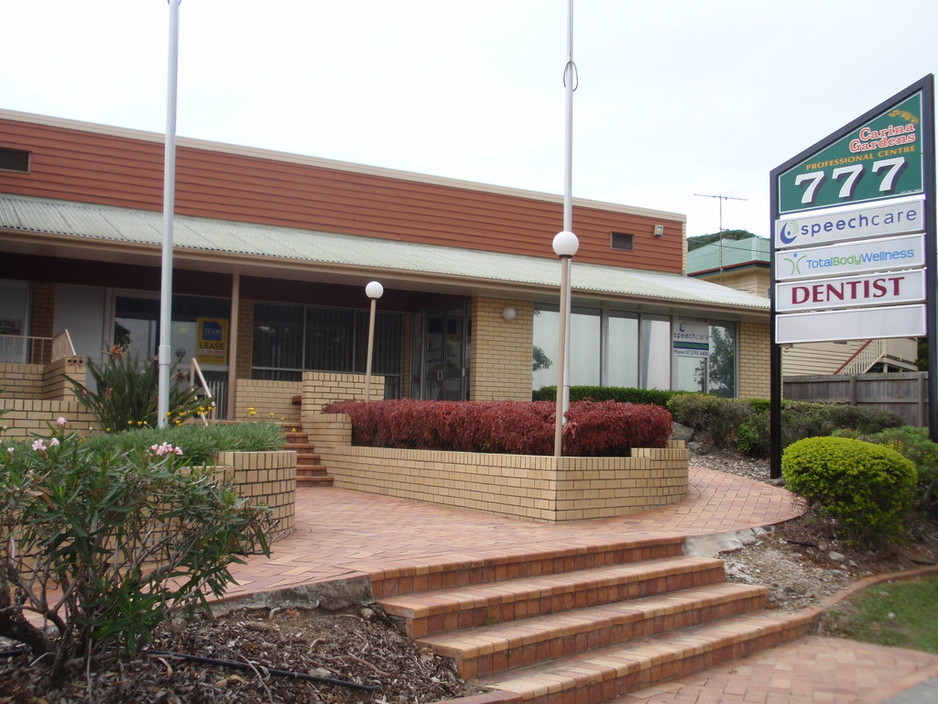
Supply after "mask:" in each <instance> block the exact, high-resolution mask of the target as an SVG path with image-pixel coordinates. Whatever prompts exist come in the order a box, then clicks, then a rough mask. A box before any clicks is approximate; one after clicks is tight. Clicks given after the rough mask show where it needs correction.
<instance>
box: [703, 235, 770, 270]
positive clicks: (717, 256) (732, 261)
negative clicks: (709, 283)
mask: <svg viewBox="0 0 938 704" xmlns="http://www.w3.org/2000/svg"><path fill="white" fill-rule="evenodd" d="M744 266H765V267H767V266H769V240H767V239H765V238H763V237H751V238H749V239H745V240H724V241H723V242H711V243H710V244H705V245H704V246H703V247H697V249H694V250H691V251H689V252H688V253H687V274H688V276H697V275H700V274H705V273H708V272H711V271H726V270H727V269H735V268H739V267H744Z"/></svg>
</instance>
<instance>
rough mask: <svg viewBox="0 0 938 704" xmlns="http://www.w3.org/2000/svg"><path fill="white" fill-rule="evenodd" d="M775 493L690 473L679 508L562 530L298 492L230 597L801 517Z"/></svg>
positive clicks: (357, 495)
mask: <svg viewBox="0 0 938 704" xmlns="http://www.w3.org/2000/svg"><path fill="white" fill-rule="evenodd" d="M801 512H802V508H801V505H800V503H799V502H798V501H797V500H796V499H795V498H794V497H793V496H792V494H790V493H789V492H787V491H785V490H784V489H779V488H777V487H773V486H769V485H767V484H763V483H761V482H755V481H750V480H747V479H742V478H740V477H736V476H733V475H731V474H726V473H724V472H715V471H711V470H705V469H693V468H692V470H691V475H690V492H689V494H688V497H687V498H686V499H685V500H684V501H682V502H681V503H679V504H675V505H674V506H669V507H668V508H663V509H658V510H656V511H648V512H646V513H640V514H636V515H634V516H626V517H624V518H608V519H599V520H592V521H575V522H568V523H562V524H547V523H534V522H531V521H523V520H519V519H514V518H506V517H502V516H496V515H492V514H487V513H481V512H477V511H467V510H465V509H456V508H448V507H445V506H437V505H432V504H425V503H420V502H416V501H407V500H404V499H395V498H389V497H385V496H378V495H375V494H366V493H362V492H356V491H348V490H344V489H325V488H322V489H299V490H298V491H297V499H296V515H297V522H296V529H295V530H294V532H293V533H292V534H291V535H290V536H289V537H287V538H285V539H283V540H280V541H278V542H276V543H275V544H274V545H273V546H272V549H273V553H272V555H271V557H270V558H266V557H264V556H254V557H251V558H250V559H249V561H248V563H247V564H246V565H236V566H235V567H234V568H233V569H232V573H233V574H234V576H235V578H236V579H237V580H238V586H237V587H234V588H232V589H230V590H229V592H228V596H229V597H238V596H244V595H247V594H251V593H254V592H262V591H270V590H276V589H285V588H288V587H295V586H299V585H301V584H308V583H311V582H325V581H331V580H336V579H349V578H351V577H360V576H364V575H368V574H372V573H375V572H379V571H381V570H386V569H390V568H394V567H401V566H407V567H409V566H413V565H415V564H430V563H437V564H439V563H445V562H453V561H455V560H463V559H473V558H483V557H491V556H493V555H503V554H517V553H532V552H539V551H547V550H555V549H560V548H564V547H582V546H588V545H595V544H609V543H620V542H622V541H623V540H626V539H630V538H632V537H636V536H638V535H641V534H655V535H662V534H666V535H708V534H712V533H723V532H726V531H731V530H741V529H743V528H751V527H754V526H764V525H771V524H774V523H780V522H782V521H786V520H789V519H791V518H794V517H795V516H798V515H800V514H801Z"/></svg>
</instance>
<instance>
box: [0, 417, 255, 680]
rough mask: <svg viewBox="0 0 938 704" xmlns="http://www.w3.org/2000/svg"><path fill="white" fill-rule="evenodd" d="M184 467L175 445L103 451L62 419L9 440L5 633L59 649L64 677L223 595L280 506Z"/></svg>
mask: <svg viewBox="0 0 938 704" xmlns="http://www.w3.org/2000/svg"><path fill="white" fill-rule="evenodd" d="M183 465H184V459H183V458H182V457H181V456H180V455H179V453H178V448H176V447H174V446H172V445H170V444H169V443H166V444H163V445H160V446H155V447H154V448H152V449H148V450H146V451H145V452H140V451H134V452H128V451H123V450H118V451H103V450H98V449H96V448H94V447H93V446H89V444H88V443H85V442H81V440H80V439H79V438H78V437H77V435H76V434H72V435H64V434H62V432H61V428H57V429H56V431H55V432H54V433H53V434H52V435H51V436H48V437H39V438H36V439H35V440H34V441H33V442H32V443H28V442H24V443H16V444H10V445H9V446H8V447H6V448H5V451H4V452H2V453H0V636H4V637H8V638H12V639H14V640H18V641H21V642H23V643H25V644H26V645H28V646H29V647H30V648H31V649H32V651H33V654H34V655H36V656H38V655H42V654H45V653H50V654H51V656H52V658H53V663H52V671H53V672H54V673H55V676H56V677H62V676H63V675H64V674H65V669H66V666H67V665H68V663H69V662H70V661H72V659H73V658H76V657H84V658H87V659H88V661H89V662H90V661H91V659H92V657H93V656H94V655H95V654H97V653H99V652H100V651H102V650H104V649H117V650H122V651H124V652H127V653H130V654H133V653H134V652H136V650H137V649H138V648H139V647H140V645H141V644H142V643H143V642H145V641H146V640H147V639H148V638H149V637H150V633H151V631H152V629H153V628H154V627H155V626H156V625H157V624H159V623H160V622H161V621H162V620H164V619H165V618H166V617H167V615H168V614H169V613H170V612H171V611H172V610H174V609H176V608H191V607H193V606H196V605H198V604H203V605H204V604H205V603H206V595H208V594H212V595H215V596H220V595H221V594H223V592H224V590H225V588H226V587H227V585H229V584H231V583H232V582H233V577H232V576H231V574H230V572H229V571H228V566H229V565H230V564H231V563H232V562H241V561H242V559H241V558H240V557H239V555H243V554H245V553H247V552H249V551H252V550H254V549H255V548H256V547H259V548H260V549H261V550H263V551H264V552H267V544H266V540H265V538H264V531H265V530H266V528H267V525H268V520H267V517H268V512H267V510H266V509H264V508H262V507H254V506H251V505H249V504H248V503H246V502H245V500H243V499H240V498H238V496H237V494H236V493H235V489H234V487H233V486H232V484H231V483H230V482H229V481H226V480H224V479H223V478H220V477H218V476H216V475H213V474H212V473H211V472H210V471H209V470H206V469H203V468H199V467H183ZM30 613H33V614H36V615H38V617H39V619H38V620H37V619H35V618H33V619H30V618H29V614H30ZM45 626H51V627H52V628H53V630H54V635H52V634H50V633H49V631H47V630H46V628H45Z"/></svg>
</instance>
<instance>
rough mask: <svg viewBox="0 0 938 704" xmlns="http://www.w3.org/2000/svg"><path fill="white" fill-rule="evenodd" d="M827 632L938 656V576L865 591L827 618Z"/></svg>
mask: <svg viewBox="0 0 938 704" xmlns="http://www.w3.org/2000/svg"><path fill="white" fill-rule="evenodd" d="M823 629H824V632H825V633H826V634H828V635H832V636H839V637H842V638H850V639H852V640H859V641H863V642H866V643H874V644H876V645H888V646H894V647H900V648H911V649H914V650H922V651H925V652H928V653H934V654H936V655H938V576H933V577H929V578H927V579H921V580H916V581H912V582H893V583H889V584H878V585H875V586H872V587H869V588H868V589H864V590H863V591H862V592H860V593H859V594H856V595H854V596H853V597H851V598H850V599H848V600H847V601H845V602H843V603H842V604H839V605H838V606H837V607H835V608H833V609H830V610H829V611H828V612H827V613H826V614H825V615H824V621H823Z"/></svg>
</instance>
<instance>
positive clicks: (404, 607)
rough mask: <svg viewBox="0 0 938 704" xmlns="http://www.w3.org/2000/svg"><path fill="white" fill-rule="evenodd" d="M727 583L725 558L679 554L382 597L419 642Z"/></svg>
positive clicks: (386, 608) (388, 611)
mask: <svg viewBox="0 0 938 704" xmlns="http://www.w3.org/2000/svg"><path fill="white" fill-rule="evenodd" d="M724 579H725V575H724V573H723V562H722V560H714V559H710V558H701V557H685V556H680V557H667V558H663V559H660V560H647V561H644V562H641V563H637V564H625V565H614V566H608V567H598V568H593V569H586V570H577V571H574V572H565V573H562V574H553V575H541V576H537V577H527V578H523V579H516V580H507V581H500V582H493V583H490V584H479V585H474V586H471V587H463V588H460V589H457V590H446V591H434V592H425V593H422V594H408V595H404V596H399V597H391V598H388V599H383V600H382V601H381V605H382V607H383V608H384V610H385V612H386V613H388V614H389V615H391V616H398V617H401V618H403V619H404V620H405V623H406V627H407V629H408V631H407V632H408V635H409V636H410V637H411V638H420V637H422V636H425V635H429V634H434V633H441V632H445V631H450V630H455V629H459V628H475V627H479V626H485V625H487V624H491V623H504V622H506V621H514V620H517V619H521V618H529V617H532V616H542V615H546V614H554V613H558V612H564V611H569V610H571V609H583V608H587V607H590V606H597V605H599V604H609V603H613V602H617V601H622V600H625V599H637V598H640V597H644V596H649V595H651V594H661V593H663V592H667V591H674V590H678V589H686V588H689V587H697V586H702V585H706V584H714V583H718V582H720V581H722V580H724Z"/></svg>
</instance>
